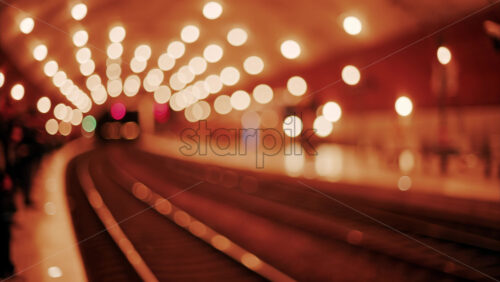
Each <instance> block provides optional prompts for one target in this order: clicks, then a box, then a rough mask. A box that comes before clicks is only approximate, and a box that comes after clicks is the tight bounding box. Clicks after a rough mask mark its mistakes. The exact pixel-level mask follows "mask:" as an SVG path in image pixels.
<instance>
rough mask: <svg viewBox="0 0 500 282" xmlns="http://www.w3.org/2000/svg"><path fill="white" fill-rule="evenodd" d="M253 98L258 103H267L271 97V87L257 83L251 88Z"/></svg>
mask: <svg viewBox="0 0 500 282" xmlns="http://www.w3.org/2000/svg"><path fill="white" fill-rule="evenodd" d="M253 98H254V99H255V101H257V103H259V104H267V103H269V102H271V100H272V99H273V89H272V88H271V87H270V86H269V85H267V84H259V85H257V86H255V88H254V89H253Z"/></svg>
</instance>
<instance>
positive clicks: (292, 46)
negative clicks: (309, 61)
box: [281, 40, 301, 60]
mask: <svg viewBox="0 0 500 282" xmlns="http://www.w3.org/2000/svg"><path fill="white" fill-rule="evenodd" d="M300 53H301V49H300V45H299V43H297V42H296V41H294V40H286V41H284V42H283V43H281V54H282V55H283V57H285V58H287V59H290V60H292V59H296V58H298V57H299V56H300Z"/></svg>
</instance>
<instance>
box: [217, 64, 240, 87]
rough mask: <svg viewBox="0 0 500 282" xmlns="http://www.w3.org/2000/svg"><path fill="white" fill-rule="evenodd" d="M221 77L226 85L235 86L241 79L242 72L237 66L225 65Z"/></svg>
mask: <svg viewBox="0 0 500 282" xmlns="http://www.w3.org/2000/svg"><path fill="white" fill-rule="evenodd" d="M220 79H221V81H222V83H223V84H224V85H228V86H233V85H235V84H236V83H238V81H239V80H240V72H239V71H238V70H237V69H236V68H235V67H225V68H224V69H222V71H221V72H220Z"/></svg>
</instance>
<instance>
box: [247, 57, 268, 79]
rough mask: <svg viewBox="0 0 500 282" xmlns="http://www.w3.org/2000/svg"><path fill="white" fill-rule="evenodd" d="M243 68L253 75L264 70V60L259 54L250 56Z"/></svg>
mask: <svg viewBox="0 0 500 282" xmlns="http://www.w3.org/2000/svg"><path fill="white" fill-rule="evenodd" d="M243 69H245V71H246V72H247V73H248V74H251V75H256V74H259V73H261V72H262V70H264V61H262V59H261V58H259V57H257V56H250V57H248V58H246V59H245V61H244V62H243Z"/></svg>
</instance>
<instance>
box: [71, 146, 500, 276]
mask: <svg viewBox="0 0 500 282" xmlns="http://www.w3.org/2000/svg"><path fill="white" fill-rule="evenodd" d="M125 152H126V153H125ZM74 163H75V164H72V166H71V165H70V167H69V169H68V181H69V182H70V181H71V180H72V179H74V178H75V176H78V173H76V175H75V174H72V169H73V170H74V169H76V167H78V165H80V166H82V163H85V165H86V166H87V168H88V178H90V179H91V180H92V183H91V185H89V183H90V182H89V181H88V180H87V181H82V178H85V177H82V175H84V173H83V172H84V170H83V169H81V171H83V172H81V173H80V177H79V179H80V182H79V183H83V184H85V182H87V184H85V185H86V186H94V188H95V189H96V191H97V193H99V195H100V196H101V197H102V202H103V203H105V205H106V206H107V207H108V209H109V212H110V214H111V215H113V217H114V218H115V220H116V222H120V221H123V220H125V219H126V220H125V221H124V222H122V223H121V224H120V225H119V226H120V228H122V231H123V234H124V235H125V236H127V238H128V240H129V241H130V242H131V243H132V245H133V246H134V248H135V250H136V252H137V254H138V255H139V256H140V258H141V259H142V260H143V261H144V264H145V265H146V266H147V267H148V268H149V269H150V270H151V273H153V274H154V276H155V277H156V279H158V280H161V281H163V280H185V281H187V280H198V279H199V280H219V281H220V280H228V279H229V280H245V279H247V280H261V279H269V280H289V279H295V280H309V281H326V280H371V281H387V280H395V281H398V280H405V281H408V280H410V281H423V280H441V281H455V280H476V281H478V280H479V281H495V280H498V279H499V278H500V255H499V254H500V242H499V240H498V238H500V237H499V236H497V235H498V234H500V230H499V228H500V224H499V221H498V218H496V217H495V215H496V214H497V213H498V212H499V208H498V207H496V206H495V205H491V204H490V203H476V202H467V201H463V200H460V201H459V200H456V199H448V198H440V197H429V199H432V200H433V202H429V200H428V199H427V196H425V195H423V196H422V195H419V194H415V195H413V194H410V195H408V194H405V195H401V194H400V195H394V193H393V192H390V191H374V190H370V189H366V187H350V186H346V185H343V184H335V185H333V184H328V185H326V184H325V183H321V182H314V181H310V180H300V181H304V182H298V181H297V180H296V179H290V178H287V177H282V176H276V175H266V174H262V173H258V172H247V171H239V170H234V169H228V168H223V167H217V166H206V165H201V164H196V163H192V162H187V161H180V160H176V159H170V158H166V157H162V156H156V155H152V154H149V153H145V152H142V151H140V150H138V149H136V148H133V147H129V146H126V147H122V148H120V147H118V148H107V149H106V150H97V151H94V152H91V153H90V154H88V155H85V156H82V157H80V158H78V159H76V160H75V161H74ZM73 173H75V172H73ZM77 178H78V177H77ZM73 185H74V186H78V185H77V184H75V183H74V182H73ZM308 187H311V188H312V189H308ZM77 188H78V187H73V189H69V190H70V191H69V192H70V195H71V196H72V198H77V197H78V196H79V197H80V200H79V203H80V204H79V205H85V202H84V201H83V200H86V199H85V198H83V197H82V195H81V193H80V194H79V195H78V193H77V190H78V189H77ZM80 188H81V187H80ZM316 189H318V191H319V193H318V191H315V190H316ZM73 190H75V191H73ZM71 193H73V194H74V195H72V194H71ZM86 198H88V197H86ZM74 202H77V201H74ZM87 206H89V204H88V202H87ZM90 206H91V205H90ZM457 206H458V207H459V209H457V208H456V207H457ZM150 207H153V208H150ZM166 207H168V208H166ZM74 210H75V211H76V210H78V209H74ZM144 210H145V211H144ZM166 210H168V211H169V212H168V213H166ZM91 211H92V210H90V211H89V210H88V207H87V210H86V212H87V213H88V212H91ZM141 211H142V212H141ZM485 211H488V213H487V214H485ZM139 212H140V213H139ZM83 213H84V212H83V211H78V215H75V214H74V216H83ZM137 213H139V214H137ZM95 214H96V212H95V211H94V218H93V219H92V220H94V221H97V222H98V221H99V220H102V219H99V218H96V217H95ZM97 217H98V216H97ZM89 220H90V219H89ZM93 224H94V225H96V223H95V222H94V223H93ZM78 225H79V224H78V222H77V221H76V220H75V228H76V229H77V234H78V233H80V232H84V231H85V230H83V229H87V227H86V226H87V225H84V224H81V226H80V227H79V226H78ZM193 226H198V227H199V228H198V229H200V228H201V227H200V226H202V227H203V229H204V232H203V234H201V233H200V232H199V230H198V231H196V230H195V228H194V227H193ZM100 227H102V228H104V226H100ZM97 229H99V226H95V227H94V229H93V231H95V230H97ZM85 232H87V233H85V234H84V235H87V236H88V235H89V233H92V232H90V231H85ZM167 234H168V235H167ZM171 234H172V235H171ZM104 235H107V234H103V236H101V235H99V236H95V239H96V240H97V239H98V238H100V237H106V236H104ZM107 236H108V237H109V235H107ZM171 236H172V237H171ZM177 236H178V237H177ZM80 237H81V238H85V236H83V235H80ZM111 237H112V236H111ZM168 238H175V239H171V240H169V239H168ZM214 238H219V239H218V240H214ZM221 238H222V239H221ZM92 240H93V239H90V240H89V241H91V242H92ZM184 240H186V241H184ZM107 242H108V243H109V238H108V241H107ZM187 242H189V243H187ZM221 242H223V243H221ZM84 244H86V242H84V243H83V244H82V245H81V246H82V248H81V249H82V255H83V257H84V260H86V261H85V262H86V265H88V268H89V272H90V271H92V268H95V267H94V266H93V264H92V262H93V260H92V259H86V257H89V258H90V257H91V255H90V254H89V255H85V252H90V253H92V251H88V250H86V248H85V247H84ZM96 244H98V243H96ZM100 244H102V245H104V244H105V243H104V242H101V243H100ZM114 245H115V246H116V245H118V244H116V243H115V244H114ZM224 245H225V246H224ZM227 245H229V246H231V247H230V248H228V247H227ZM108 248H109V249H111V248H110V247H109V246H108ZM89 249H92V248H90V247H89ZM118 249H119V248H118ZM109 252H111V250H109ZM114 252H115V253H116V256H117V257H120V256H119V253H122V255H121V256H122V257H125V258H126V255H123V250H122V251H121V252H120V251H119V250H114ZM172 254H175V255H172ZM87 261H89V263H87ZM117 261H119V260H118V259H117ZM121 263H122V264H123V261H121ZM131 266H132V265H131V264H130V262H129V263H128V267H129V268H133V267H131ZM117 269H118V268H117ZM100 271H101V272H103V271H104V270H100ZM101 272H97V273H101ZM129 272H130V269H129ZM134 273H135V275H136V276H137V273H138V272H137V270H136V271H134ZM96 275H98V274H96ZM89 277H92V275H89ZM131 277H133V276H131ZM135 278H137V277H135ZM143 279H144V278H143ZM131 280H133V279H131Z"/></svg>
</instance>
